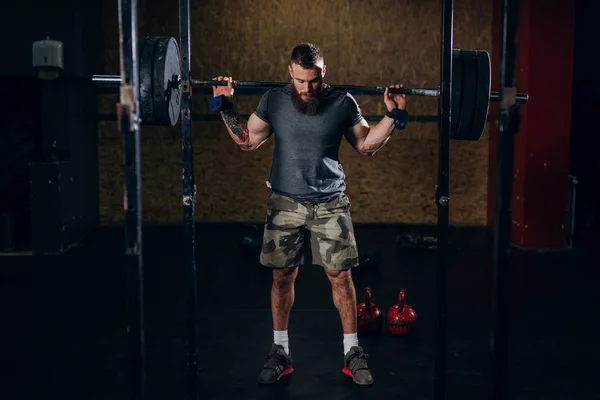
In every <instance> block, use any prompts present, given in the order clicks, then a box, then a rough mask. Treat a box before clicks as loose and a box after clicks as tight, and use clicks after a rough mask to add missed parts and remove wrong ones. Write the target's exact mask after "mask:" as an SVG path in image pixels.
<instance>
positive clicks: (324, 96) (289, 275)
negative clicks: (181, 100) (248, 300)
mask: <svg viewBox="0 0 600 400" xmlns="http://www.w3.org/2000/svg"><path fill="white" fill-rule="evenodd" d="M288 69H289V73H290V77H291V81H292V82H291V84H289V85H287V86H284V87H281V88H273V89H270V90H269V91H267V92H266V93H265V94H264V95H263V97H262V98H261V100H260V102H259V104H258V107H257V109H256V111H255V112H254V113H253V114H252V115H251V116H250V118H249V119H248V120H246V119H244V118H241V117H240V116H239V115H238V114H237V113H236V111H235V110H234V109H233V107H232V104H233V103H232V102H231V100H232V98H233V93H234V88H233V85H232V81H233V79H232V78H231V77H222V76H219V77H216V78H214V79H215V80H219V81H221V80H226V81H228V84H227V86H214V87H213V91H214V96H215V97H217V96H219V95H224V96H225V98H226V99H228V100H229V102H228V103H229V105H230V106H229V107H228V108H229V109H225V110H223V111H221V115H222V117H223V120H224V122H225V124H226V126H227V129H228V131H229V134H230V136H231V138H232V139H233V141H234V142H235V143H237V144H238V145H239V146H240V148H241V149H242V150H256V149H257V148H259V147H260V146H261V145H262V144H263V143H264V142H265V141H266V140H268V139H269V137H271V135H272V134H273V133H274V136H275V151H274V154H273V161H272V166H271V172H270V176H269V181H268V182H267V186H268V195H267V217H266V222H265V230H264V237H263V245H262V250H261V255H260V262H261V264H262V265H264V266H265V267H268V268H272V269H273V284H272V287H271V310H272V315H273V330H274V332H273V333H274V340H273V343H272V347H271V350H270V352H269V353H268V354H267V359H266V362H265V364H264V366H263V370H262V371H261V373H260V375H259V382H260V383H274V382H277V381H278V380H279V379H280V378H281V377H282V376H284V375H287V374H289V373H291V372H292V371H293V369H292V358H291V352H290V346H289V340H288V320H289V316H290V311H291V309H292V305H293V303H294V281H295V279H296V276H297V275H298V267H299V266H300V265H301V264H302V263H303V261H304V259H303V251H302V248H303V246H304V245H305V233H306V232H307V231H309V232H310V246H311V247H310V248H311V251H312V258H313V264H316V265H321V266H322V267H323V268H324V270H325V273H326V275H327V277H328V278H329V281H330V282H331V287H332V291H333V302H334V304H335V307H336V308H337V310H338V311H339V315H340V319H341V324H342V329H343V345H344V368H343V371H344V372H345V373H346V374H347V375H348V376H350V377H352V378H353V381H354V382H356V383H357V384H359V385H370V384H372V383H373V377H372V374H371V371H370V370H369V367H368V365H367V362H366V357H365V356H366V355H365V353H364V351H363V349H362V347H361V346H359V345H358V338H357V328H356V326H357V320H356V292H355V289H354V284H353V282H352V276H351V269H352V268H353V267H356V266H357V265H358V250H357V245H356V240H355V237H354V230H353V225H352V221H351V218H350V201H349V199H348V197H347V196H346V194H345V189H346V185H345V181H344V172H343V169H342V166H341V164H340V162H339V158H338V151H339V146H340V143H341V139H342V136H344V137H345V138H346V140H347V141H348V142H349V143H350V144H351V145H352V147H353V148H354V149H355V150H356V151H357V152H358V153H359V154H361V155H368V156H372V155H374V154H375V153H376V152H377V151H378V150H379V149H381V148H382V147H383V146H384V145H385V143H386V142H387V141H388V139H389V138H390V136H391V134H392V132H393V130H394V119H393V118H392V117H391V116H390V111H392V110H393V109H395V108H398V109H401V110H404V109H405V107H406V98H405V96H404V95H398V94H395V95H394V94H390V93H388V90H387V89H386V90H385V93H384V95H383V101H384V103H385V105H386V107H387V109H388V113H386V116H384V117H383V118H382V120H381V121H380V122H379V123H378V124H377V125H375V126H373V127H370V126H369V124H368V123H367V122H366V121H365V120H364V118H363V117H362V114H361V111H360V107H359V106H358V104H357V103H356V101H355V99H354V98H353V97H352V95H350V94H349V93H347V92H345V91H340V90H335V89H333V88H332V87H331V86H329V85H327V84H326V83H324V80H323V78H324V77H325V71H326V66H325V64H324V60H323V55H322V53H321V50H320V49H319V48H318V47H317V46H315V45H314V44H310V43H304V44H300V45H298V46H296V47H295V48H294V49H293V50H292V54H291V59H290V65H289V66H288ZM395 87H397V88H398V87H401V85H395Z"/></svg>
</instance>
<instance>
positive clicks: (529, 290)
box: [0, 225, 600, 400]
mask: <svg viewBox="0 0 600 400" xmlns="http://www.w3.org/2000/svg"><path fill="white" fill-rule="evenodd" d="M243 229H244V227H243V226H240V225H199V226H198V234H197V245H196V247H197V268H198V293H199V302H198V330H199V331H198V341H199V342H198V343H199V346H198V347H199V352H198V363H199V367H200V371H199V391H200V396H199V398H200V399H249V400H250V399H311V400H316V399H328V400H329V399H362V398H390V399H391V398H393V399H396V398H397V399H434V391H433V389H434V386H433V385H434V383H433V377H434V357H435V345H434V340H435V322H436V319H435V301H436V253H435V251H428V250H414V249H413V250H408V249H405V248H401V247H400V246H399V245H398V244H397V242H396V237H397V234H398V233H402V232H404V230H405V228H401V227H396V226H361V225H358V226H356V228H355V229H356V234H357V239H358V241H359V247H360V250H361V252H363V253H366V252H373V251H377V252H379V253H380V254H381V256H382V263H381V265H379V266H378V267H376V268H361V269H358V270H355V273H354V281H355V285H356V288H357V291H358V296H359V301H362V292H363V290H364V288H365V286H369V287H371V289H372V291H373V296H374V298H373V301H374V302H375V303H377V304H378V305H380V306H381V307H382V309H384V310H387V308H388V307H390V306H391V305H393V304H394V302H395V300H396V297H397V294H398V291H399V290H400V288H405V289H406V290H407V296H408V297H407V303H408V304H410V305H411V306H413V307H414V308H415V309H416V311H417V314H418V324H417V326H416V331H415V333H414V334H413V335H412V336H410V337H391V336H389V335H387V334H385V333H384V334H381V335H376V336H374V337H368V338H361V339H360V344H361V345H362V346H363V347H364V348H365V351H366V352H367V353H368V354H369V364H370V366H371V369H372V371H373V375H374V378H375V384H374V385H373V386H372V387H370V388H361V387H357V386H356V385H354V384H353V383H352V382H351V381H350V380H349V379H348V378H347V377H346V376H345V375H343V374H342V372H341V369H342V363H343V356H342V331H341V326H340V322H339V317H338V314H337V311H336V310H335V308H334V306H333V302H332V298H331V288H330V286H329V282H328V281H327V278H326V277H325V274H324V273H323V271H322V269H321V268H320V267H317V266H310V265H309V266H303V267H301V268H300V273H299V276H298V280H297V282H296V301H295V305H294V308H293V310H292V315H291V320H290V328H289V335H290V349H291V353H292V356H293V358H294V367H295V370H296V371H295V372H294V373H293V374H292V376H290V377H289V379H286V380H285V381H282V382H280V383H279V384H277V385H274V386H271V387H263V386H259V385H258V384H257V383H256V378H257V377H258V373H259V371H260V368H261V366H262V364H263V362H264V357H265V354H266V352H267V351H268V349H269V347H270V344H271V341H272V326H271V314H270V297H269V296H270V286H271V275H270V271H269V270H266V269H264V268H262V267H260V266H259V265H258V264H257V260H256V258H255V257H251V256H248V255H244V254H243V253H241V252H240V251H239V242H240V237H241V235H242V234H243V232H244V231H243ZM403 229H404V230H403ZM143 240H144V241H143V247H144V270H145V276H144V279H145V299H146V303H145V306H146V344H147V353H146V359H147V366H146V372H147V379H148V382H147V383H148V385H147V388H148V389H147V394H148V398H149V399H187V398H188V396H187V380H186V377H187V369H186V359H187V348H186V328H185V322H186V317H185V316H186V314H185V307H184V305H185V302H184V283H185V278H186V277H185V274H184V269H183V255H182V251H183V246H182V240H183V237H182V230H181V228H180V227H148V228H145V230H144V239H143ZM123 243H124V239H123V229H122V228H120V227H112V228H108V227H107V228H101V229H100V230H99V231H98V233H97V235H96V237H95V238H94V239H93V240H92V241H91V242H90V243H87V244H85V245H83V246H82V247H80V248H77V249H74V250H72V251H70V252H69V253H67V254H65V255H61V256H53V257H30V256H14V257H13V256H11V257H7V256H4V257H0V264H1V271H2V272H1V273H2V276H1V277H2V283H1V285H2V287H1V289H2V299H1V301H2V308H3V312H2V315H3V316H2V322H1V326H2V331H3V335H2V337H3V340H2V344H3V349H2V350H1V351H2V354H3V357H2V358H3V360H4V362H3V364H4V365H5V368H3V370H4V372H3V373H2V375H3V376H4V378H6V379H5V383H4V384H3V385H2V391H1V392H0V398H2V399H67V398H77V399H93V400H96V399H103V400H104V399H127V398H129V395H128V390H129V386H128V384H129V380H128V368H129V367H128V363H127V357H128V351H127V341H126V338H125V332H124V326H125V320H126V313H125V311H126V293H125V288H126V284H125V283H126V281H125V269H124V263H123V257H124V256H123ZM487 243H488V242H487V241H486V239H485V235H484V234H482V233H481V231H478V230H469V229H461V230H453V231H452V247H451V249H450V251H449V265H448V293H447V299H448V303H447V306H448V332H447V349H446V351H447V365H446V370H447V396H446V398H447V399H461V400H467V399H489V398H491V395H490V383H491V373H490V371H491V353H490V347H489V341H490V329H491V304H492V303H491V300H492V294H491V293H492V292H491V288H492V259H491V251H490V249H489V247H488V245H487ZM593 260H594V259H593V255H591V254H588V255H586V254H582V253H580V252H574V251H564V252H546V253H539V252H537V253H528V252H521V251H515V252H514V256H513V260H512V265H511V279H510V288H509V291H508V293H506V295H507V296H509V299H510V304H511V319H510V325H509V328H510V336H509V343H510V350H509V351H510V352H509V365H510V367H509V372H508V374H509V384H508V393H509V398H510V399H514V400H517V399H519V400H520V399H556V400H559V399H560V400H568V399H586V400H587V399H600V389H599V388H598V385H597V376H598V367H597V360H598V358H599V356H600V345H599V344H598V339H597V338H598V332H599V330H598V328H599V325H600V323H599V321H600V311H599V310H600V308H599V305H600V301H599V297H598V295H597V293H598V282H599V279H598V278H600V273H599V271H598V263H597V262H594V261H593Z"/></svg>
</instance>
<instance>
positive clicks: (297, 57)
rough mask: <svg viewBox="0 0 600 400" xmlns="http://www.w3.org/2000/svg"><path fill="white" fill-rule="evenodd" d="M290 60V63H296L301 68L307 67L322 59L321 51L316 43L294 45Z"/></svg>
mask: <svg viewBox="0 0 600 400" xmlns="http://www.w3.org/2000/svg"><path fill="white" fill-rule="evenodd" d="M290 60H291V62H292V64H293V63H296V64H298V65H300V66H301V67H302V68H305V69H308V68H312V67H314V66H315V65H317V64H318V63H319V62H322V61H323V53H322V52H321V49H319V47H318V46H317V45H314V44H312V43H302V44H299V45H298V46H296V47H294V50H292V56H291V57H290Z"/></svg>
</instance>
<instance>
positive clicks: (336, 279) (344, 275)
mask: <svg viewBox="0 0 600 400" xmlns="http://www.w3.org/2000/svg"><path fill="white" fill-rule="evenodd" d="M325 272H326V273H327V277H328V278H329V281H330V282H331V284H332V285H334V284H340V285H344V284H347V283H348V282H351V281H352V273H351V271H350V269H343V270H339V271H325Z"/></svg>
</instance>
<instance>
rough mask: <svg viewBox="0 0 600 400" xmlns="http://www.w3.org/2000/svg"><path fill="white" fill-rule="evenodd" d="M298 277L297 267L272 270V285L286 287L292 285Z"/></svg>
mask: <svg viewBox="0 0 600 400" xmlns="http://www.w3.org/2000/svg"><path fill="white" fill-rule="evenodd" d="M297 275H298V267H289V268H281V269H279V268H278V269H274V270H273V283H274V284H275V285H276V286H287V285H291V284H292V283H294V281H295V280H296V276H297Z"/></svg>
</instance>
